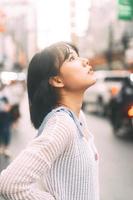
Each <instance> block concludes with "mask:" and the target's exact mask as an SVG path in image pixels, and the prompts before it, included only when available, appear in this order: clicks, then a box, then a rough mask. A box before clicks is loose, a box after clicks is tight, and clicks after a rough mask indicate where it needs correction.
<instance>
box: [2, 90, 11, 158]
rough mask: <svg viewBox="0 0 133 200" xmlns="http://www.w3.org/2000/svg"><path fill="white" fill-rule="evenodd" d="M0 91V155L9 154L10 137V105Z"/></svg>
mask: <svg viewBox="0 0 133 200" xmlns="http://www.w3.org/2000/svg"><path fill="white" fill-rule="evenodd" d="M0 92H1V93H0V155H6V156H10V155H11V154H10V152H9V149H8V147H9V145H10V138H11V124H12V119H11V113H10V110H11V105H10V103H9V101H8V99H7V97H6V96H4V95H3V93H2V91H0Z"/></svg>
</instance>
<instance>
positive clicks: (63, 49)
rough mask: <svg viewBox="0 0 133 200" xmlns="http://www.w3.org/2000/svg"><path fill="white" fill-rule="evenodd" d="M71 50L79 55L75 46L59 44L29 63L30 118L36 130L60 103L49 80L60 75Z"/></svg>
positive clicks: (50, 47)
mask: <svg viewBox="0 0 133 200" xmlns="http://www.w3.org/2000/svg"><path fill="white" fill-rule="evenodd" d="M70 48H72V49H73V50H75V51H76V52H77V54H78V50H77V48H76V47H75V46H74V45H73V44H70V43H68V42H58V43H55V44H53V45H51V46H49V47H47V48H45V49H44V50H42V51H40V52H38V53H36V54H35V55H34V56H33V58H32V59H31V61H30V63H29V68H28V76H27V89H28V98H29V108H30V118H31V121H32V123H33V125H34V127H35V128H36V129H38V128H39V126H40V125H41V123H42V121H43V119H44V117H45V116H46V115H47V114H48V113H49V112H50V111H51V110H52V109H53V108H54V107H55V106H56V105H57V103H58V100H59V95H58V92H57V90H56V88H54V87H53V86H52V85H50V84H49V78H50V77H53V76H56V75H58V73H59V70H60V67H61V66H62V64H63V62H64V61H65V60H66V59H67V58H68V57H69V55H70Z"/></svg>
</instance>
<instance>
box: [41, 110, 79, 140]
mask: <svg viewBox="0 0 133 200" xmlns="http://www.w3.org/2000/svg"><path fill="white" fill-rule="evenodd" d="M62 111H63V112H65V113H67V114H68V115H69V116H70V117H71V118H72V119H73V121H74V123H75V125H76V126H77V129H78V132H79V135H80V136H81V137H82V136H83V133H82V131H81V127H80V123H79V120H78V119H77V117H76V115H75V114H74V113H73V112H72V111H70V110H69V109H68V108H66V107H63V106H60V107H58V108H55V109H53V110H52V111H51V112H50V113H48V115H47V116H46V117H45V118H44V120H43V122H42V124H41V126H40V127H39V129H38V133H37V136H39V135H41V133H42V131H43V129H44V127H45V125H46V123H47V121H48V120H49V119H50V118H51V116H52V115H53V114H54V113H56V112H62Z"/></svg>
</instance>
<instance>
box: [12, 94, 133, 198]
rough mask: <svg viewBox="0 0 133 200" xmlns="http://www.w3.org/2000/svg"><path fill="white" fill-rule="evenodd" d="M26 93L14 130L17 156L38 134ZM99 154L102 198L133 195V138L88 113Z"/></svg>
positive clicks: (13, 142)
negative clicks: (122, 136) (118, 133)
mask: <svg viewBox="0 0 133 200" xmlns="http://www.w3.org/2000/svg"><path fill="white" fill-rule="evenodd" d="M27 105H28V104H27V96H25V97H24V99H23V100H22V104H21V115H22V117H21V119H20V121H19V123H18V127H17V129H18V130H19V131H17V130H16V131H15V130H14V131H13V134H12V141H11V145H10V150H11V151H12V153H13V156H14V157H13V158H15V157H16V156H17V155H18V154H19V153H20V151H21V150H22V149H23V148H24V147H25V146H26V145H27V143H28V142H29V140H31V138H33V137H34V136H35V133H36V131H35V130H34V129H33V127H32V125H31V124H30V120H29V112H28V106H27ZM86 117H87V122H88V127H89V129H90V130H91V131H92V132H93V134H94V136H95V143H96V146H97V148H98V151H99V154H100V193H101V200H132V199H133V189H132V188H133V140H131V139H130V140H120V139H118V138H116V137H115V136H114V135H113V133H112V128H111V125H110V123H109V122H108V120H106V119H102V118H99V117H97V116H94V115H86Z"/></svg>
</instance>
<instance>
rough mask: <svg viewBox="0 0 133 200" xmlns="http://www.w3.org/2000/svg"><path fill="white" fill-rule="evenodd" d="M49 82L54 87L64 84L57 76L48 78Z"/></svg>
mask: <svg viewBox="0 0 133 200" xmlns="http://www.w3.org/2000/svg"><path fill="white" fill-rule="evenodd" d="M49 84H50V85H52V86H54V87H58V88H61V87H63V86H64V83H63V81H62V79H61V78H60V77H59V76H53V77H50V78H49Z"/></svg>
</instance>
